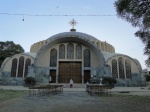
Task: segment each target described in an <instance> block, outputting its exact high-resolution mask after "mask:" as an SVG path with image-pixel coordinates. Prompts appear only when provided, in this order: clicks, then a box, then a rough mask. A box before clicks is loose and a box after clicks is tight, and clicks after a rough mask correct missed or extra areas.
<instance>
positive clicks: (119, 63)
mask: <svg viewBox="0 0 150 112" xmlns="http://www.w3.org/2000/svg"><path fill="white" fill-rule="evenodd" d="M118 65H119V78H125V74H124V64H123V58H122V57H120V58H119V59H118Z"/></svg>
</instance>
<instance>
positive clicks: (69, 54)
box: [67, 43, 74, 59]
mask: <svg viewBox="0 0 150 112" xmlns="http://www.w3.org/2000/svg"><path fill="white" fill-rule="evenodd" d="M67 59H74V46H73V44H72V43H69V44H68V45H67Z"/></svg>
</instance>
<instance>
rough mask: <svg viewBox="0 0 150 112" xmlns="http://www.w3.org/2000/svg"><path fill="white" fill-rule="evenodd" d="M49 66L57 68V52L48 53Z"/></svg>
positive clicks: (54, 50)
mask: <svg viewBox="0 0 150 112" xmlns="http://www.w3.org/2000/svg"><path fill="white" fill-rule="evenodd" d="M50 66H51V67H56V66H57V50H56V49H52V50H51V52H50Z"/></svg>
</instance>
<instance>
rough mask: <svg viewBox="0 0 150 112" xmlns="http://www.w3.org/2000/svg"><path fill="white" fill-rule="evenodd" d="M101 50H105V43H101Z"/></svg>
mask: <svg viewBox="0 0 150 112" xmlns="http://www.w3.org/2000/svg"><path fill="white" fill-rule="evenodd" d="M101 48H102V51H103V50H104V46H103V43H101Z"/></svg>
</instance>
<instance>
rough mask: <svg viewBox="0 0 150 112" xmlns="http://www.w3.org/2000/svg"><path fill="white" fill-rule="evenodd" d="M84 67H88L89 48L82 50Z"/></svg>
mask: <svg viewBox="0 0 150 112" xmlns="http://www.w3.org/2000/svg"><path fill="white" fill-rule="evenodd" d="M84 67H90V50H89V49H85V50H84Z"/></svg>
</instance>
